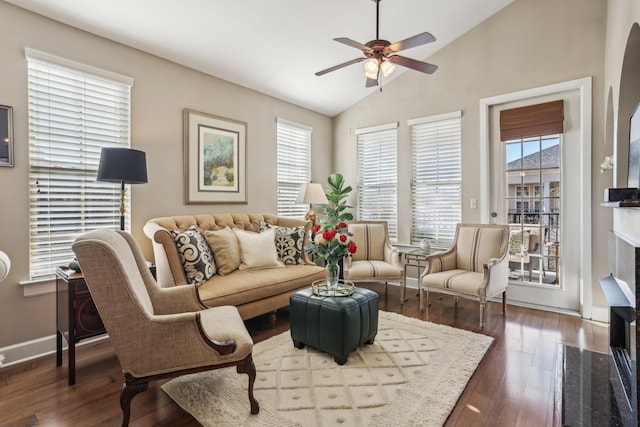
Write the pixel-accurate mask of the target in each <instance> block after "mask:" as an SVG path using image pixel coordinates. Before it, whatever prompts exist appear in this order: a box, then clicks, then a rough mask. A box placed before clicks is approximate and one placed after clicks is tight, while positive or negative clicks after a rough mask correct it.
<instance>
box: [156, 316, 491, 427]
mask: <svg viewBox="0 0 640 427" xmlns="http://www.w3.org/2000/svg"><path fill="white" fill-rule="evenodd" d="M492 341H493V338H492V337H489V336H486V335H481V334H477V333H474V332H469V331H464V330H461V329H456V328H452V327H450V326H444V325H437V324H435V323H430V322H424V321H422V320H418V319H413V318H409V317H405V316H402V315H399V314H396V313H388V312H384V311H380V313H379V322H378V334H377V335H376V337H375V341H374V343H373V345H364V346H361V347H359V348H358V349H357V350H355V351H353V352H351V353H350V354H349V358H348V360H347V362H346V363H345V364H344V365H342V366H340V365H338V364H336V363H335V362H334V361H333V356H331V355H329V354H326V353H323V352H320V351H317V350H315V349H313V348H309V347H308V346H305V347H304V348H303V349H301V350H300V349H297V348H295V347H294V346H293V344H292V341H291V335H290V332H289V331H287V332H284V333H282V334H280V335H276V336H274V337H272V338H269V339H268V340H265V341H262V342H260V343H258V344H256V345H255V346H254V349H253V360H254V363H255V364H256V370H257V376H256V381H255V385H254V393H255V397H256V399H257V400H258V402H260V413H259V414H257V415H251V414H250V411H249V400H248V397H247V382H248V377H247V375H245V374H238V373H236V370H235V368H234V367H231V368H226V369H219V370H214V371H208V372H201V373H197V374H191V375H185V376H182V377H178V378H175V379H173V380H171V381H169V382H167V383H165V384H164V385H163V386H162V390H164V392H165V393H167V394H168V395H169V396H170V397H171V398H172V399H173V400H174V401H175V402H176V403H177V404H178V405H180V406H181V407H182V408H183V409H184V410H185V411H187V412H189V413H190V414H191V415H193V417H194V418H195V419H197V420H198V421H199V422H200V423H201V424H202V425H204V426H207V427H209V426H247V427H253V426H260V427H262V426H268V427H271V426H274V427H275V426H277V427H282V426H304V427H307V426H314V427H315V426H393V427H400V426H441V425H443V424H444V423H445V421H446V420H447V417H448V416H449V414H450V413H451V410H452V409H453V407H454V406H455V404H456V402H457V400H458V398H459V397H460V395H461V394H462V392H463V390H464V388H465V386H466V384H467V382H468V381H469V379H470V378H471V376H472V375H473V373H474V372H475V370H476V368H477V366H478V364H479V363H480V362H481V360H482V358H483V356H484V354H485V353H486V351H487V350H488V348H489V347H490V346H491V343H492Z"/></svg>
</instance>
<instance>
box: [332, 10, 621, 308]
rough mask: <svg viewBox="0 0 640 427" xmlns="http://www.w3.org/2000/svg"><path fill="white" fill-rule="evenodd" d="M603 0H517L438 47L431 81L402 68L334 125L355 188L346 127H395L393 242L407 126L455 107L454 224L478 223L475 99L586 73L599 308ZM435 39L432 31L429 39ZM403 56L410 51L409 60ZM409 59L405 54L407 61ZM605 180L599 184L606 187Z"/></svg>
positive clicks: (402, 200) (403, 217)
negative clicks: (458, 199) (457, 197)
mask: <svg viewBox="0 0 640 427" xmlns="http://www.w3.org/2000/svg"><path fill="white" fill-rule="evenodd" d="M606 11H607V10H606V0H561V1H558V0H516V1H515V2H514V3H513V4H511V5H510V6H507V7H506V8H504V9H503V10H501V11H500V12H498V13H497V14H496V15H494V16H492V17H491V18H489V19H488V20H486V21H484V22H483V23H481V24H480V25H478V26H477V27H476V28H475V29H473V30H471V31H470V32H468V33H467V34H465V35H463V36H462V37H460V38H459V39H458V40H456V41H455V42H453V43H452V44H450V45H449V46H447V47H445V48H444V49H442V50H440V51H439V52H437V53H436V54H434V55H433V56H432V57H430V58H428V62H432V63H434V64H436V65H438V66H439V69H438V70H437V71H436V72H435V73H434V74H432V75H431V76H427V75H423V74H420V73H417V72H414V71H408V72H407V73H406V74H404V75H403V76H402V77H401V78H398V79H397V80H394V81H392V82H391V83H389V84H388V85H385V86H384V87H383V90H382V92H381V93H380V92H374V93H373V94H372V95H371V96H369V97H368V98H366V99H365V100H363V101H362V102H360V103H358V104H356V105H355V106H353V107H352V108H350V109H349V110H347V111H345V112H344V113H342V114H340V115H339V116H338V117H336V119H335V129H334V135H335V143H336V147H337V149H336V151H335V160H334V165H335V167H334V169H336V171H339V172H342V173H343V174H344V175H345V176H346V178H347V179H348V180H349V181H350V183H351V184H355V182H356V169H355V168H354V167H353V164H355V159H356V139H355V135H354V129H356V128H359V127H364V126H372V125H377V124H382V123H388V122H395V121H398V122H399V124H400V126H399V128H398V158H399V160H398V161H399V163H400V165H405V166H406V167H400V168H399V177H398V182H399V183H400V185H399V189H398V215H399V220H398V224H399V242H400V243H409V232H410V230H409V226H410V221H411V212H410V174H411V170H410V158H409V156H410V145H409V128H408V126H407V120H408V119H412V118H417V117H423V116H429V115H435V114H440V113H446V112H450V111H454V110H462V149H463V154H462V164H463V184H462V196H463V203H462V208H463V212H462V218H463V221H466V222H479V221H480V218H481V216H480V215H481V210H482V209H488V208H487V207H483V206H481V205H478V209H470V207H469V199H471V198H476V199H478V201H479V200H480V192H481V187H480V185H481V182H482V179H481V176H480V163H479V159H480V150H479V148H480V146H479V126H480V124H479V120H480V118H479V101H480V99H482V98H487V97H493V96H497V95H502V94H506V93H511V92H516V91H521V90H526V89H531V88H536V87H540V86H545V85H550V84H554V83H559V82H564V81H570V80H574V79H578V78H583V77H588V76H591V77H593V114H592V119H593V120H592V131H593V135H594V143H593V147H592V156H593V162H592V163H593V165H592V170H593V171H594V174H593V182H592V184H593V192H592V208H593V218H592V220H593V226H592V230H593V236H592V237H593V243H592V250H593V263H592V264H593V265H592V276H593V280H592V284H591V286H592V289H593V298H594V305H596V306H600V307H604V304H605V303H604V296H603V295H602V293H601V291H600V287H599V284H598V282H597V278H599V277H601V276H603V275H604V274H605V273H606V271H607V264H606V243H607V240H606V230H608V229H609V228H610V225H611V214H610V212H604V213H603V209H600V207H599V203H600V201H601V199H602V189H603V188H604V187H606V186H611V183H610V182H609V183H608V184H607V180H609V181H610V180H611V175H608V176H601V175H600V174H599V164H600V162H601V161H602V159H603V157H604V155H605V153H606V151H607V149H605V147H603V145H602V143H601V141H602V138H601V135H603V132H604V130H603V123H604V120H603V118H604V107H603V106H604V99H605V97H604V94H603V89H602V88H603V79H604V69H603V63H604V38H605V23H606V22H605V21H606ZM436 37H437V34H436ZM407 55H408V54H407ZM408 56H409V55H408ZM605 184H606V185H605Z"/></svg>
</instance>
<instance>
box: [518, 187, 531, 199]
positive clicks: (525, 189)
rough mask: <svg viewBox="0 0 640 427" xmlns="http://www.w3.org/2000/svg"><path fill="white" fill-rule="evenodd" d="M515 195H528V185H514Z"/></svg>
mask: <svg viewBox="0 0 640 427" xmlns="http://www.w3.org/2000/svg"><path fill="white" fill-rule="evenodd" d="M516 196H518V197H522V196H526V197H529V187H528V186H524V187H523V186H522V185H517V186H516Z"/></svg>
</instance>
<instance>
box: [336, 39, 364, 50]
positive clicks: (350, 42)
mask: <svg viewBox="0 0 640 427" xmlns="http://www.w3.org/2000/svg"><path fill="white" fill-rule="evenodd" d="M334 40H335V41H337V42H338V43H342V44H346V45H347V46H351V47H355V48H356V49H360V50H361V51H363V52H371V51H372V49H371V48H370V47H369V46H365V45H363V44H362V43H358V42H357V41H355V40H351V39H348V38H346V37H338V38H337V39H334Z"/></svg>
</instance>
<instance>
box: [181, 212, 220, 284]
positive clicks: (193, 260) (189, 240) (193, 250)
mask: <svg viewBox="0 0 640 427" xmlns="http://www.w3.org/2000/svg"><path fill="white" fill-rule="evenodd" d="M171 235H172V236H173V240H174V241H175V242H176V247H177V248H178V253H179V254H180V260H181V261H182V268H184V274H185V276H186V277H187V281H188V282H189V283H191V284H193V285H196V286H200V285H201V284H202V283H204V282H206V281H207V280H209V279H210V278H211V277H212V276H213V275H214V274H216V266H215V264H214V262H213V255H212V254H211V250H210V249H209V245H208V244H207V241H206V240H205V238H204V236H203V235H202V233H200V230H198V227H196V226H195V225H192V226H191V227H189V228H188V229H186V230H185V231H180V230H171Z"/></svg>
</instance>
